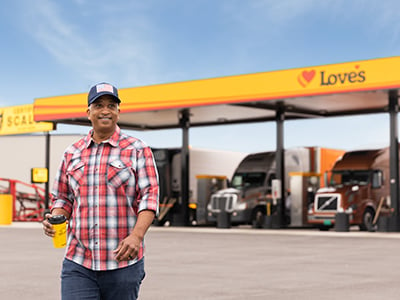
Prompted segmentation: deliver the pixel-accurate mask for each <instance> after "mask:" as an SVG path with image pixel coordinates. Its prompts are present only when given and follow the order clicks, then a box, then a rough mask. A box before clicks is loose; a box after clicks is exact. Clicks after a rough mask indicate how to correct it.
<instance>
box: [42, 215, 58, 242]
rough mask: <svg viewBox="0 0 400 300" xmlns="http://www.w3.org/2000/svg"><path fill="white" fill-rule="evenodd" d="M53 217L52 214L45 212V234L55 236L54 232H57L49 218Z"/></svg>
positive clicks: (43, 223)
mask: <svg viewBox="0 0 400 300" xmlns="http://www.w3.org/2000/svg"><path fill="white" fill-rule="evenodd" d="M51 217H52V214H45V216H44V220H43V222H42V225H43V231H44V234H45V235H47V236H49V237H51V238H52V237H54V234H55V233H56V231H55V230H54V228H53V225H52V224H50V222H49V218H51Z"/></svg>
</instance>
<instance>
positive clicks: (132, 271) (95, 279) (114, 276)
mask: <svg viewBox="0 0 400 300" xmlns="http://www.w3.org/2000/svg"><path fill="white" fill-rule="evenodd" d="M144 276H145V272H144V258H143V259H141V260H140V261H138V262H137V263H136V264H134V265H132V266H128V267H126V268H122V269H116V270H110V271H93V270H90V269H87V268H85V267H82V266H81V265H79V264H77V263H75V262H73V261H71V260H68V259H64V261H63V266H62V271H61V299H62V300H83V299H85V300H89V299H90V300H110V299H118V300H136V299H137V298H138V294H139V287H140V284H141V282H142V280H143V278H144Z"/></svg>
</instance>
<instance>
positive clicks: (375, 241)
mask: <svg viewBox="0 0 400 300" xmlns="http://www.w3.org/2000/svg"><path fill="white" fill-rule="evenodd" d="M146 244H147V249H146V260H145V264H146V273H147V275H146V278H145V280H144V282H143V285H142V288H141V292H140V297H139V299H142V300H158V299H160V300H162V299H166V300H169V299H174V300H191V299H193V300H195V299H210V300H228V299H232V300H234V299H235V300H236V299H238V300H239V299H240V300H242V299H246V300H253V299H255V300H258V299H260V300H261V299H276V300H286V299H306V300H313V299H318V300H320V299H326V300H334V299H335V300H336V299H341V298H345V299H354V300H356V299H357V300H358V299H363V300H376V299H385V300H390V299H397V298H398V295H399V294H400V284H399V282H398V281H399V277H400V259H399V255H398V253H399V247H400V233H380V232H375V233H372V232H358V231H351V232H334V231H328V232H320V231H317V230H312V229H307V230H303V229H281V230H255V229H249V228H236V227H233V228H231V229H216V228H202V227H197V228H196V227H194V228H193V227H191V228H183V227H152V228H151V229H150V231H149V233H148V235H147V238H146ZM0 251H1V254H2V255H1V256H0V265H1V267H0V278H1V280H0V299H4V300H8V299H32V300H35V299H41V300H55V299H60V297H59V287H60V279H59V273H60V266H61V261H62V257H63V254H64V250H63V249H54V248H53V247H52V242H51V239H49V238H47V237H46V236H44V235H43V233H42V230H41V225H40V224H39V223H13V224H12V225H2V226H0Z"/></svg>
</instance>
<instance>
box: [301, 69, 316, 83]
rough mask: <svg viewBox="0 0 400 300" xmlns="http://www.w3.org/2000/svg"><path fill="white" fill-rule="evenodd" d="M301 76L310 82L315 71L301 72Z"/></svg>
mask: <svg viewBox="0 0 400 300" xmlns="http://www.w3.org/2000/svg"><path fill="white" fill-rule="evenodd" d="M301 74H302V75H303V78H304V79H305V80H306V81H307V82H310V81H311V80H312V79H313V78H314V76H315V70H311V71H303V73H301Z"/></svg>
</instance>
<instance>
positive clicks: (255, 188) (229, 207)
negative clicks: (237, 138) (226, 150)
mask: <svg viewBox="0 0 400 300" xmlns="http://www.w3.org/2000/svg"><path fill="white" fill-rule="evenodd" d="M275 155H276V153H275V151H270V152H260V153H254V154H250V155H248V156H246V157H245V158H244V159H243V160H242V161H241V163H240V164H239V166H238V167H237V169H236V170H235V173H234V174H233V176H232V179H231V181H230V184H229V188H227V189H222V190H219V191H217V192H215V193H213V194H212V195H211V199H210V202H209V204H208V206H207V210H208V216H207V217H208V220H209V222H211V223H213V222H216V220H217V215H218V213H220V211H221V210H223V211H226V212H228V213H230V216H231V217H230V221H231V223H232V224H234V225H238V224H251V225H253V227H261V226H263V221H264V216H265V215H266V214H267V213H268V212H267V210H268V208H269V209H271V211H270V213H273V210H274V207H275V206H274V205H273V204H274V203H273V201H272V181H273V180H274V179H276V161H275ZM309 169H310V150H309V149H308V148H303V147H298V148H291V149H287V150H285V178H284V180H285V186H286V187H287V186H288V184H289V175H288V174H289V173H290V172H306V171H308V170H309ZM286 196H287V193H285V195H284V198H285V199H286ZM269 204H271V205H269ZM275 204H276V203H275Z"/></svg>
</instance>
